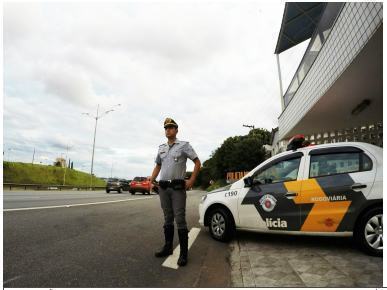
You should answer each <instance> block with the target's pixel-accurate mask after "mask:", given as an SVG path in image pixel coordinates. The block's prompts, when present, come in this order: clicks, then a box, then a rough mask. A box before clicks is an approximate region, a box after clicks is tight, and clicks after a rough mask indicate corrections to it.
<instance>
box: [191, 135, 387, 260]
mask: <svg viewBox="0 0 387 290" xmlns="http://www.w3.org/2000/svg"><path fill="white" fill-rule="evenodd" d="M293 141H296V142H290V143H289V146H288V149H289V148H290V149H291V150H288V151H286V152H283V153H280V154H278V155H276V156H273V157H272V158H270V159H268V160H266V161H264V162H263V163H261V164H260V165H259V166H257V167H256V168H254V169H253V170H252V171H251V172H249V173H248V174H247V175H246V176H245V177H244V178H242V179H241V180H239V181H236V182H235V183H233V184H231V185H228V186H226V187H224V188H220V189H217V190H214V191H212V192H209V193H208V194H207V195H205V196H203V197H202V201H201V203H200V205H199V214H200V220H199V223H200V224H201V225H202V226H208V227H209V231H210V233H211V236H212V237H213V238H214V239H216V240H219V241H228V240H230V239H231V238H232V236H233V234H234V232H235V230H236V229H241V230H253V231H258V232H276V233H292V234H295V233H296V234H313V235H352V234H353V237H354V238H355V240H356V242H357V244H358V245H359V246H360V248H361V249H362V250H363V251H365V252H367V253H368V254H370V255H376V256H381V255H382V252H383V205H382V204H383V150H382V148H380V147H377V146H374V145H371V144H367V143H360V142H345V143H333V144H323V145H315V146H307V147H302V146H301V145H300V144H301V143H302V142H298V141H297V140H293ZM297 144H298V145H297Z"/></svg>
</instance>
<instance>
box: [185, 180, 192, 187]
mask: <svg viewBox="0 0 387 290" xmlns="http://www.w3.org/2000/svg"><path fill="white" fill-rule="evenodd" d="M192 186H193V182H192V180H191V179H188V180H186V181H185V189H190V188H191V187H192Z"/></svg>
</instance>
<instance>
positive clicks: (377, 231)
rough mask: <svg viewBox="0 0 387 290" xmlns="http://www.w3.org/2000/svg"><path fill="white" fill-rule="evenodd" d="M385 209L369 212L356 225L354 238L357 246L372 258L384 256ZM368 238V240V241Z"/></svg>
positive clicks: (373, 209)
mask: <svg viewBox="0 0 387 290" xmlns="http://www.w3.org/2000/svg"><path fill="white" fill-rule="evenodd" d="M382 220H383V209H382V207H376V208H372V209H370V210H368V211H367V212H366V213H365V214H364V215H363V216H362V217H360V219H359V220H358V223H357V224H356V225H355V231H354V233H353V236H354V238H355V242H356V244H357V246H358V247H359V248H360V250H362V251H363V252H365V253H367V254H368V255H371V256H378V257H381V256H383V221H382ZM367 236H368V239H367Z"/></svg>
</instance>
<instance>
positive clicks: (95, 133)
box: [82, 104, 121, 190]
mask: <svg viewBox="0 0 387 290" xmlns="http://www.w3.org/2000/svg"><path fill="white" fill-rule="evenodd" d="M117 106H121V104H117V105H115V106H114V107H117ZM113 111H114V109H110V110H108V111H105V112H104V113H102V114H101V115H99V104H98V106H97V115H96V116H94V117H93V116H90V114H89V113H82V114H84V115H87V116H89V117H91V118H93V119H95V125H94V137H93V152H92V155H91V168H90V189H91V190H92V189H93V168H94V151H95V137H96V135H97V124H98V119H100V118H102V117H103V116H105V115H106V114H108V113H110V112H113Z"/></svg>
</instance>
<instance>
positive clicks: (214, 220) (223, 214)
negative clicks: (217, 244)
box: [208, 208, 235, 242]
mask: <svg viewBox="0 0 387 290" xmlns="http://www.w3.org/2000/svg"><path fill="white" fill-rule="evenodd" d="M208 224H209V226H208V229H209V231H210V234H211V236H212V238H213V239H215V240H217V241H221V242H228V241H230V240H231V239H232V238H233V236H234V234H235V223H234V220H233V218H232V217H231V216H230V213H228V212H227V211H226V210H225V209H223V208H215V209H213V210H211V212H210V214H209V216H208Z"/></svg>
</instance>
